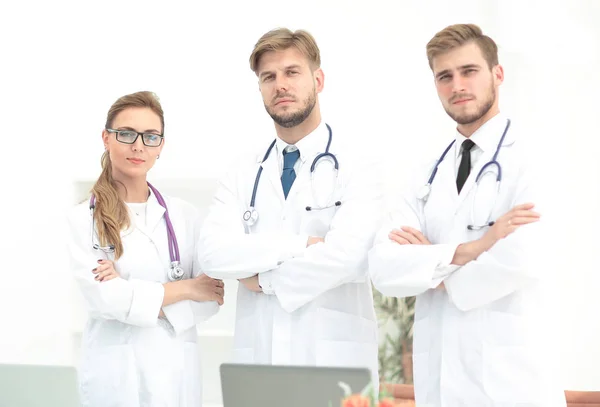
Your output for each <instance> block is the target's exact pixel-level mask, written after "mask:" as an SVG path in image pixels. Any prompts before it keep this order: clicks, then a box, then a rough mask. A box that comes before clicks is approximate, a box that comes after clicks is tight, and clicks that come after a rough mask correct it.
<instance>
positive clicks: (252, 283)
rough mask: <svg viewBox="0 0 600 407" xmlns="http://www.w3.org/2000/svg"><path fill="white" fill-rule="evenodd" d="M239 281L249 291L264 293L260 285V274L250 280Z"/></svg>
mask: <svg viewBox="0 0 600 407" xmlns="http://www.w3.org/2000/svg"><path fill="white" fill-rule="evenodd" d="M238 281H239V282H240V283H242V284H243V285H244V287H246V288H247V289H248V290H250V291H254V292H255V293H262V288H260V286H259V285H258V274H257V275H255V276H252V277H248V278H241V279H239V280H238Z"/></svg>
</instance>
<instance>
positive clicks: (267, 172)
mask: <svg viewBox="0 0 600 407" xmlns="http://www.w3.org/2000/svg"><path fill="white" fill-rule="evenodd" d="M277 160H278V157H277V149H275V148H273V151H271V154H270V155H269V157H268V158H267V160H266V161H265V162H263V163H262V167H263V173H262V175H263V176H266V178H268V179H269V183H270V184H271V187H272V188H273V193H274V194H275V196H277V198H278V199H279V202H281V203H283V202H284V201H285V197H284V196H283V187H282V186H281V174H280V173H279V165H278V164H277ZM259 189H260V187H259ZM292 189H294V188H293V186H292Z"/></svg>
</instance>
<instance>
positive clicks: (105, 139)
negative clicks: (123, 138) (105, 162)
mask: <svg viewBox="0 0 600 407" xmlns="http://www.w3.org/2000/svg"><path fill="white" fill-rule="evenodd" d="M109 137H110V133H109V132H107V131H106V130H102V143H103V144H104V149H105V150H108V138H109Z"/></svg>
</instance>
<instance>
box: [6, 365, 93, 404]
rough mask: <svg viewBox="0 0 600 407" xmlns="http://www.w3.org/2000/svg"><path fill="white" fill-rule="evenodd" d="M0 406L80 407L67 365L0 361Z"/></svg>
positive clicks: (73, 371)
mask: <svg viewBox="0 0 600 407" xmlns="http://www.w3.org/2000/svg"><path fill="white" fill-rule="evenodd" d="M0 406H2V407H81V403H80V401H79V387H78V382H77V371H76V369H75V368H74V367H71V366H38V365H6V364H5V365H3V364H0Z"/></svg>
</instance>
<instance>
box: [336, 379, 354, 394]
mask: <svg viewBox="0 0 600 407" xmlns="http://www.w3.org/2000/svg"><path fill="white" fill-rule="evenodd" d="M338 386H340V387H341V388H342V391H343V392H344V397H350V395H352V389H351V388H350V386H348V385H347V384H346V383H344V382H338Z"/></svg>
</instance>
